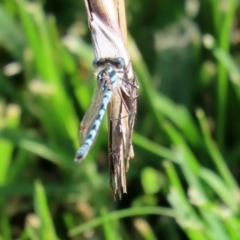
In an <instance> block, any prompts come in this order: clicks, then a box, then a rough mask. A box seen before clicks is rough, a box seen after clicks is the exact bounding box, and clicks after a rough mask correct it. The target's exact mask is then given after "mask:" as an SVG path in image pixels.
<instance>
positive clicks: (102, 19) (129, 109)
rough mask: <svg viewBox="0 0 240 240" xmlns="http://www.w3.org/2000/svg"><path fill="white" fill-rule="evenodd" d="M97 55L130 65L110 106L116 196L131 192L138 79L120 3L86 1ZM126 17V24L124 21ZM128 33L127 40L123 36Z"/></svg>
mask: <svg viewBox="0 0 240 240" xmlns="http://www.w3.org/2000/svg"><path fill="white" fill-rule="evenodd" d="M85 4H86V8H87V13H88V20H89V27H90V30H91V34H92V40H93V46H94V53H95V56H96V57H97V58H106V57H108V58H109V57H110V58H115V57H121V58H123V59H124V60H125V63H126V64H127V66H126V68H125V69H124V71H122V72H118V78H119V79H121V80H122V81H120V82H121V85H120V86H119V87H118V88H116V89H115V90H114V93H113V97H112V99H111V102H110V103H109V105H108V117H109V165H110V185H111V187H112V189H113V193H114V196H115V195H116V194H118V196H119V198H121V195H122V192H123V193H126V192H127V187H126V176H125V172H126V171H127V170H128V161H129V159H130V158H133V157H134V152H133V148H132V132H133V126H134V119H135V114H136V87H137V84H136V78H135V75H134V73H133V70H132V65H131V61H130V58H129V55H128V52H127V49H126V45H125V42H126V38H127V35H126V20H125V11H124V13H123V12H122V11H123V10H124V9H123V7H124V5H123V4H121V3H119V1H117V0H114V1H113V0H85ZM122 17H124V21H121V19H122ZM122 31H123V32H124V37H123V34H122Z"/></svg>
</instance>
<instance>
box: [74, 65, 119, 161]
mask: <svg viewBox="0 0 240 240" xmlns="http://www.w3.org/2000/svg"><path fill="white" fill-rule="evenodd" d="M102 65H103V64H102ZM105 65H106V64H105ZM117 78H118V77H117V73H116V71H115V70H114V68H113V67H112V66H111V65H109V66H106V67H105V68H103V69H102V70H101V71H100V72H99V74H98V75H97V80H98V87H97V89H96V91H95V93H94V95H93V99H92V103H91V105H90V107H89V109H88V111H87V113H86V114H85V116H84V118H83V120H82V122H81V125H80V135H81V140H82V145H81V146H80V148H79V149H78V150H77V153H76V155H75V158H74V161H75V162H79V161H82V160H83V159H84V158H85V157H86V155H87V154H88V152H89V150H90V148H91V147H92V146H93V143H94V141H95V138H96V136H97V132H98V130H99V126H100V124H101V121H102V118H103V116H104V113H105V111H106V108H107V105H108V103H109V101H110V99H111V97H112V93H113V89H114V88H115V87H116V85H117Z"/></svg>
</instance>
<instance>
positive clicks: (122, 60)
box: [116, 58, 125, 68]
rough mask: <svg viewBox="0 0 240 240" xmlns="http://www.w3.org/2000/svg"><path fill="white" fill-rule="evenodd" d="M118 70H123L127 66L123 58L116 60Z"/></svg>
mask: <svg viewBox="0 0 240 240" xmlns="http://www.w3.org/2000/svg"><path fill="white" fill-rule="evenodd" d="M116 61H117V68H123V67H124V66H125V61H124V59H123V58H116Z"/></svg>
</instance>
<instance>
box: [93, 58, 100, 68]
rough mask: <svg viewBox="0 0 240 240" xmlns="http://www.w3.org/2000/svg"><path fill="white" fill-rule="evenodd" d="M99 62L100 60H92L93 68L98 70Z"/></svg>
mask: <svg viewBox="0 0 240 240" xmlns="http://www.w3.org/2000/svg"><path fill="white" fill-rule="evenodd" d="M100 60H101V58H95V59H94V60H93V63H92V65H93V67H94V68H98V67H99V62H100Z"/></svg>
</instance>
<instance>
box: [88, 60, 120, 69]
mask: <svg viewBox="0 0 240 240" xmlns="http://www.w3.org/2000/svg"><path fill="white" fill-rule="evenodd" d="M108 65H112V66H114V67H115V68H117V69H121V68H123V67H124V66H125V61H124V59H123V58H120V57H117V58H95V59H94V60H93V67H95V68H99V67H104V66H108Z"/></svg>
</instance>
